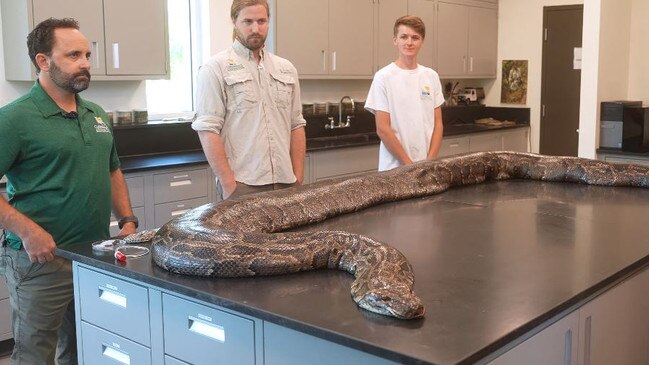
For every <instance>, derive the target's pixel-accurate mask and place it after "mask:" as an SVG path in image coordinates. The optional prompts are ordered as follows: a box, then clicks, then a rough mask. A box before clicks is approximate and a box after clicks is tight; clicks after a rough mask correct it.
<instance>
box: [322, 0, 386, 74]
mask: <svg viewBox="0 0 649 365" xmlns="http://www.w3.org/2000/svg"><path fill="white" fill-rule="evenodd" d="M309 33H310V32H309ZM373 34H374V7H373V5H372V1H371V0H355V1H349V0H329V52H330V57H331V66H330V67H329V74H330V75H344V76H372V75H373V62H372V60H373V59H374V54H373V52H374V47H373V46H372V43H373V39H374V38H373Z"/></svg>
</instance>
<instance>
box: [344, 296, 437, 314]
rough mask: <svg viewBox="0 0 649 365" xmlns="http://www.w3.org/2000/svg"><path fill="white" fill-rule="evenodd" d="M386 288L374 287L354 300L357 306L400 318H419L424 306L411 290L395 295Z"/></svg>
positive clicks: (423, 311) (424, 310)
mask: <svg viewBox="0 0 649 365" xmlns="http://www.w3.org/2000/svg"><path fill="white" fill-rule="evenodd" d="M395 294H396V293H395V292H393V291H389V290H387V289H374V290H372V291H368V292H367V293H365V294H364V295H363V296H362V297H361V298H360V299H358V300H356V303H357V304H358V306H359V307H361V308H363V309H366V310H368V311H371V312H374V313H378V314H383V315H387V316H392V317H396V318H401V319H414V318H421V317H423V316H424V313H425V312H426V308H425V307H424V304H423V303H422V301H421V299H420V298H419V297H418V296H416V295H415V294H414V293H412V292H408V293H404V294H402V295H395Z"/></svg>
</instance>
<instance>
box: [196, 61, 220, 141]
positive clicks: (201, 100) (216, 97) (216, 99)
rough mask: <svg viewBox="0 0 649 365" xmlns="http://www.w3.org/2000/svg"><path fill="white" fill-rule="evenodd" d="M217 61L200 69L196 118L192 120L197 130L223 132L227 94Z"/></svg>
mask: <svg viewBox="0 0 649 365" xmlns="http://www.w3.org/2000/svg"><path fill="white" fill-rule="evenodd" d="M219 70H220V69H219V67H218V65H217V64H216V63H215V62H211V63H208V64H206V65H204V66H202V67H201V68H200V69H199V70H198V76H197V79H196V119H195V120H194V122H192V129H194V130H195V131H210V132H214V133H217V134H220V133H221V128H223V123H224V121H225V113H226V108H225V106H226V103H227V99H226V94H225V89H224V87H223V77H222V75H221V74H220V71H219Z"/></svg>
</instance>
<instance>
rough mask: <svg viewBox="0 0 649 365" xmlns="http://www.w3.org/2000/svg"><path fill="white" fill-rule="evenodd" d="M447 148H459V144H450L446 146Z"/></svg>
mask: <svg viewBox="0 0 649 365" xmlns="http://www.w3.org/2000/svg"><path fill="white" fill-rule="evenodd" d="M448 146H449V147H450V148H456V147H460V144H459V143H451V144H450V145H448Z"/></svg>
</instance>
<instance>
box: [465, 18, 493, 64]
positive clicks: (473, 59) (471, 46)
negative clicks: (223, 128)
mask: <svg viewBox="0 0 649 365" xmlns="http://www.w3.org/2000/svg"><path fill="white" fill-rule="evenodd" d="M468 42H469V43H468V51H467V54H468V57H469V59H468V64H467V73H468V74H469V75H473V76H482V77H496V62H497V61H496V60H497V59H498V10H497V9H487V8H478V7H470V8H469V40H468Z"/></svg>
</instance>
